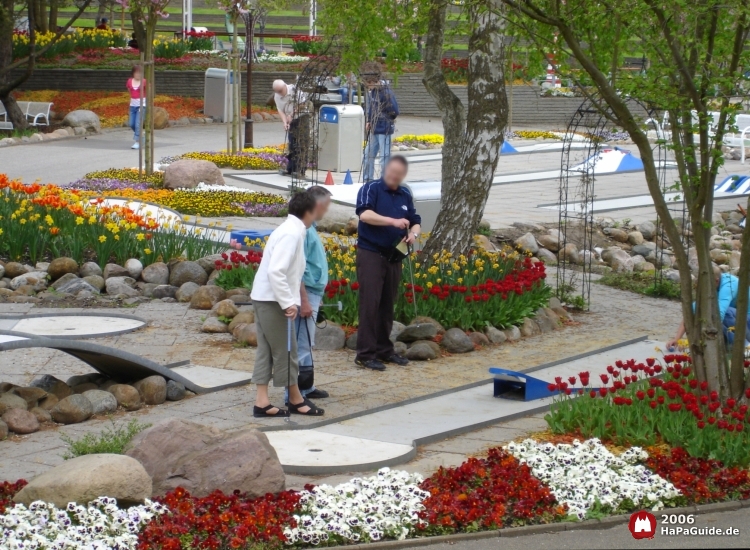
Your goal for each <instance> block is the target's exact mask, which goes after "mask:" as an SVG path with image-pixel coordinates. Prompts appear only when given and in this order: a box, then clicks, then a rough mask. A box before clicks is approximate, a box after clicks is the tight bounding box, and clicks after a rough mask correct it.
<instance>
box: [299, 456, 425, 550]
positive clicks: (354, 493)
mask: <svg viewBox="0 0 750 550" xmlns="http://www.w3.org/2000/svg"><path fill="white" fill-rule="evenodd" d="M421 482H422V476H420V475H419V474H409V473H407V472H403V471H397V470H390V469H389V468H382V469H381V470H379V471H378V473H377V475H374V476H371V477H366V478H354V479H352V480H351V481H349V482H348V483H342V484H340V485H336V486H335V487H331V486H330V485H319V486H317V487H310V486H308V487H307V488H306V489H307V490H305V491H304V492H302V493H301V494H300V506H301V510H300V511H299V513H297V514H295V516H294V519H295V522H296V524H297V525H296V527H290V528H288V529H286V530H285V531H284V535H285V537H286V540H287V543H288V544H295V543H300V542H301V543H305V544H313V545H316V546H317V545H318V544H320V543H326V542H328V543H348V542H367V541H377V540H381V539H383V538H392V539H398V540H402V539H405V538H406V537H407V535H409V534H410V533H411V532H412V531H413V530H414V528H415V526H416V525H417V524H418V523H419V513H420V512H421V511H422V510H423V508H424V507H423V506H422V501H423V500H424V499H425V498H427V497H428V496H429V493H427V492H426V491H423V490H422V489H420V487H419V484H420V483H421Z"/></svg>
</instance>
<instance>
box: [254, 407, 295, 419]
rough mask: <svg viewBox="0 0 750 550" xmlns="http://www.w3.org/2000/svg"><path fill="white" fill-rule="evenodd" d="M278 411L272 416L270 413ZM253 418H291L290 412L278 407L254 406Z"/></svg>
mask: <svg viewBox="0 0 750 550" xmlns="http://www.w3.org/2000/svg"><path fill="white" fill-rule="evenodd" d="M273 408H276V409H278V410H277V411H276V412H275V413H273V414H271V413H269V412H268V411H270V410H271V409H273ZM253 416H254V417H255V418H284V417H287V416H289V411H288V410H286V409H282V408H280V407H276V405H268V406H267V407H258V406H253Z"/></svg>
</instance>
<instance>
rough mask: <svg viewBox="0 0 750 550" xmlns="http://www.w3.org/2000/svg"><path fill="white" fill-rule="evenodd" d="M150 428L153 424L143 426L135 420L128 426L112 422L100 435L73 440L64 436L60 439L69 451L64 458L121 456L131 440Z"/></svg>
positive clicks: (90, 435) (89, 435) (87, 435)
mask: <svg viewBox="0 0 750 550" xmlns="http://www.w3.org/2000/svg"><path fill="white" fill-rule="evenodd" d="M149 426H151V424H141V423H140V422H138V420H136V419H135V418H134V419H133V420H131V421H130V422H129V423H128V424H127V425H122V424H120V425H117V424H115V422H114V421H112V427H111V428H105V429H104V430H103V431H102V432H100V433H99V434H98V435H94V434H90V433H89V434H85V435H84V436H83V437H81V438H79V439H73V438H71V437H70V436H68V435H66V434H62V435H61V436H60V439H62V440H63V441H64V442H65V443H66V445H68V451H67V452H66V453H65V454H64V455H63V458H64V459H65V460H68V459H71V458H75V457H77V456H83V455H93V454H99V453H106V454H116V455H121V454H123V453H124V452H125V447H126V446H127V444H128V443H130V440H131V439H133V438H134V437H135V436H136V435H137V434H138V433H139V432H142V431H143V430H145V429H146V428H148V427H149Z"/></svg>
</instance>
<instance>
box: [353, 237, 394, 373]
mask: <svg viewBox="0 0 750 550" xmlns="http://www.w3.org/2000/svg"><path fill="white" fill-rule="evenodd" d="M357 281H358V282H359V329H358V330H357V358H358V359H361V360H368V359H387V358H388V357H390V356H391V355H392V354H393V353H394V352H393V342H391V330H392V329H393V307H394V305H395V303H396V296H397V295H398V290H399V285H400V284H401V262H397V263H391V262H389V261H388V260H386V259H385V258H383V256H381V255H380V254H378V253H377V252H371V251H370V250H364V249H362V248H359V249H357Z"/></svg>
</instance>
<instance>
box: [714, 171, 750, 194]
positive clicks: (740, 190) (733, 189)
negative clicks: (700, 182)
mask: <svg viewBox="0 0 750 550" xmlns="http://www.w3.org/2000/svg"><path fill="white" fill-rule="evenodd" d="M748 188H750V176H748V175H745V174H732V175H730V176H727V177H726V178H724V180H723V181H722V182H721V183H717V184H716V185H715V186H714V192H718V193H734V194H737V195H742V194H745V193H747V191H748Z"/></svg>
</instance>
